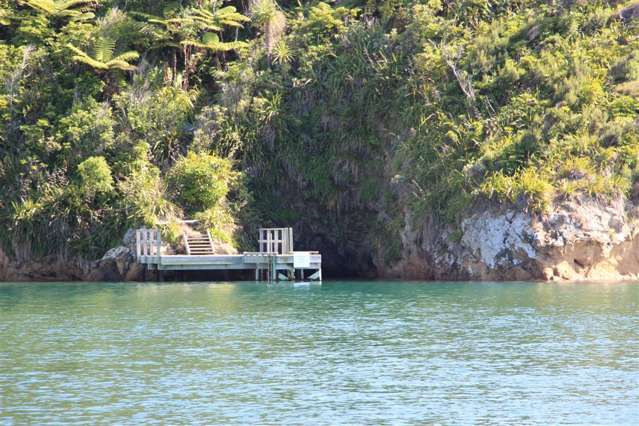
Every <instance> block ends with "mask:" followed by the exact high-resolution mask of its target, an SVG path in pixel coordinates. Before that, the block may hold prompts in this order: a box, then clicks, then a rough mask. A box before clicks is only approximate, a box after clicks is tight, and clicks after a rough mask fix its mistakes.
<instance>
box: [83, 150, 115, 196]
mask: <svg viewBox="0 0 639 426" xmlns="http://www.w3.org/2000/svg"><path fill="white" fill-rule="evenodd" d="M78 175H79V177H80V192H81V193H82V194H84V195H85V196H86V197H88V198H91V197H93V196H95V195H97V194H104V193H108V192H111V191H113V177H112V176H111V168H110V167H109V165H108V164H107V162H106V160H105V159H104V157H89V158H87V159H86V160H84V161H83V162H82V163H80V164H79V165H78Z"/></svg>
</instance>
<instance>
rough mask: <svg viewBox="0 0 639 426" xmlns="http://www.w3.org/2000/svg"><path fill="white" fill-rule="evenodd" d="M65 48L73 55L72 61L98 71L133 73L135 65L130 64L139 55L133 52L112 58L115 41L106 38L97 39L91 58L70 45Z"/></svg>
mask: <svg viewBox="0 0 639 426" xmlns="http://www.w3.org/2000/svg"><path fill="white" fill-rule="evenodd" d="M67 47H68V48H69V49H70V50H71V51H72V52H73V53H74V55H73V56H72V58H73V60H74V61H76V62H80V63H83V64H86V65H88V66H90V67H91V68H93V69H96V70H100V71H111V70H116V69H117V70H122V71H134V70H135V69H136V67H135V65H132V64H131V63H130V62H132V61H134V60H136V59H138V57H139V56H140V54H139V53H138V52H135V51H128V52H124V53H121V54H119V55H117V56H115V57H114V56H113V53H114V50H115V41H114V40H110V39H108V38H104V37H102V38H98V39H97V40H96V41H95V42H94V45H93V56H92V55H90V54H89V53H87V52H84V51H83V50H80V49H78V48H77V47H75V46H74V45H72V44H67Z"/></svg>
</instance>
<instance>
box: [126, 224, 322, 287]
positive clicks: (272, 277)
mask: <svg viewBox="0 0 639 426" xmlns="http://www.w3.org/2000/svg"><path fill="white" fill-rule="evenodd" d="M183 238H184V248H185V251H186V254H168V253H167V248H166V247H164V246H163V244H162V234H161V232H160V230H158V229H146V228H142V229H138V230H137V231H136V252H137V253H136V254H137V261H138V263H141V264H144V265H146V267H147V268H149V269H152V270H156V271H158V272H159V274H161V271H195V270H199V271H202V270H253V271H255V280H256V281H259V280H268V281H279V280H295V279H300V280H305V279H307V280H318V281H321V280H322V255H321V254H320V253H319V252H317V251H294V250H293V229H292V228H260V229H259V239H258V243H259V251H256V252H243V253H241V254H214V250H213V244H212V241H211V236H210V234H208V232H207V233H206V234H200V235H197V236H195V237H194V236H187V235H186V234H185V235H184V237H183Z"/></svg>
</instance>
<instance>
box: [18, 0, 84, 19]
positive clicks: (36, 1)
mask: <svg viewBox="0 0 639 426" xmlns="http://www.w3.org/2000/svg"><path fill="white" fill-rule="evenodd" d="M18 3H19V4H21V5H24V6H28V7H30V8H32V9H34V10H36V11H38V12H40V13H42V14H44V15H47V16H49V17H53V18H59V17H69V18H74V19H91V18H93V17H94V15H93V12H92V10H93V8H94V6H95V4H96V0H18Z"/></svg>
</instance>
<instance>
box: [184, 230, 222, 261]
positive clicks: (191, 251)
mask: <svg viewBox="0 0 639 426" xmlns="http://www.w3.org/2000/svg"><path fill="white" fill-rule="evenodd" d="M184 245H185V246H186V254H188V255H189V256H208V255H212V254H215V253H214V251H213V242H212V241H211V234H210V233H209V232H208V231H206V234H204V233H198V234H192V235H187V234H184Z"/></svg>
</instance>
